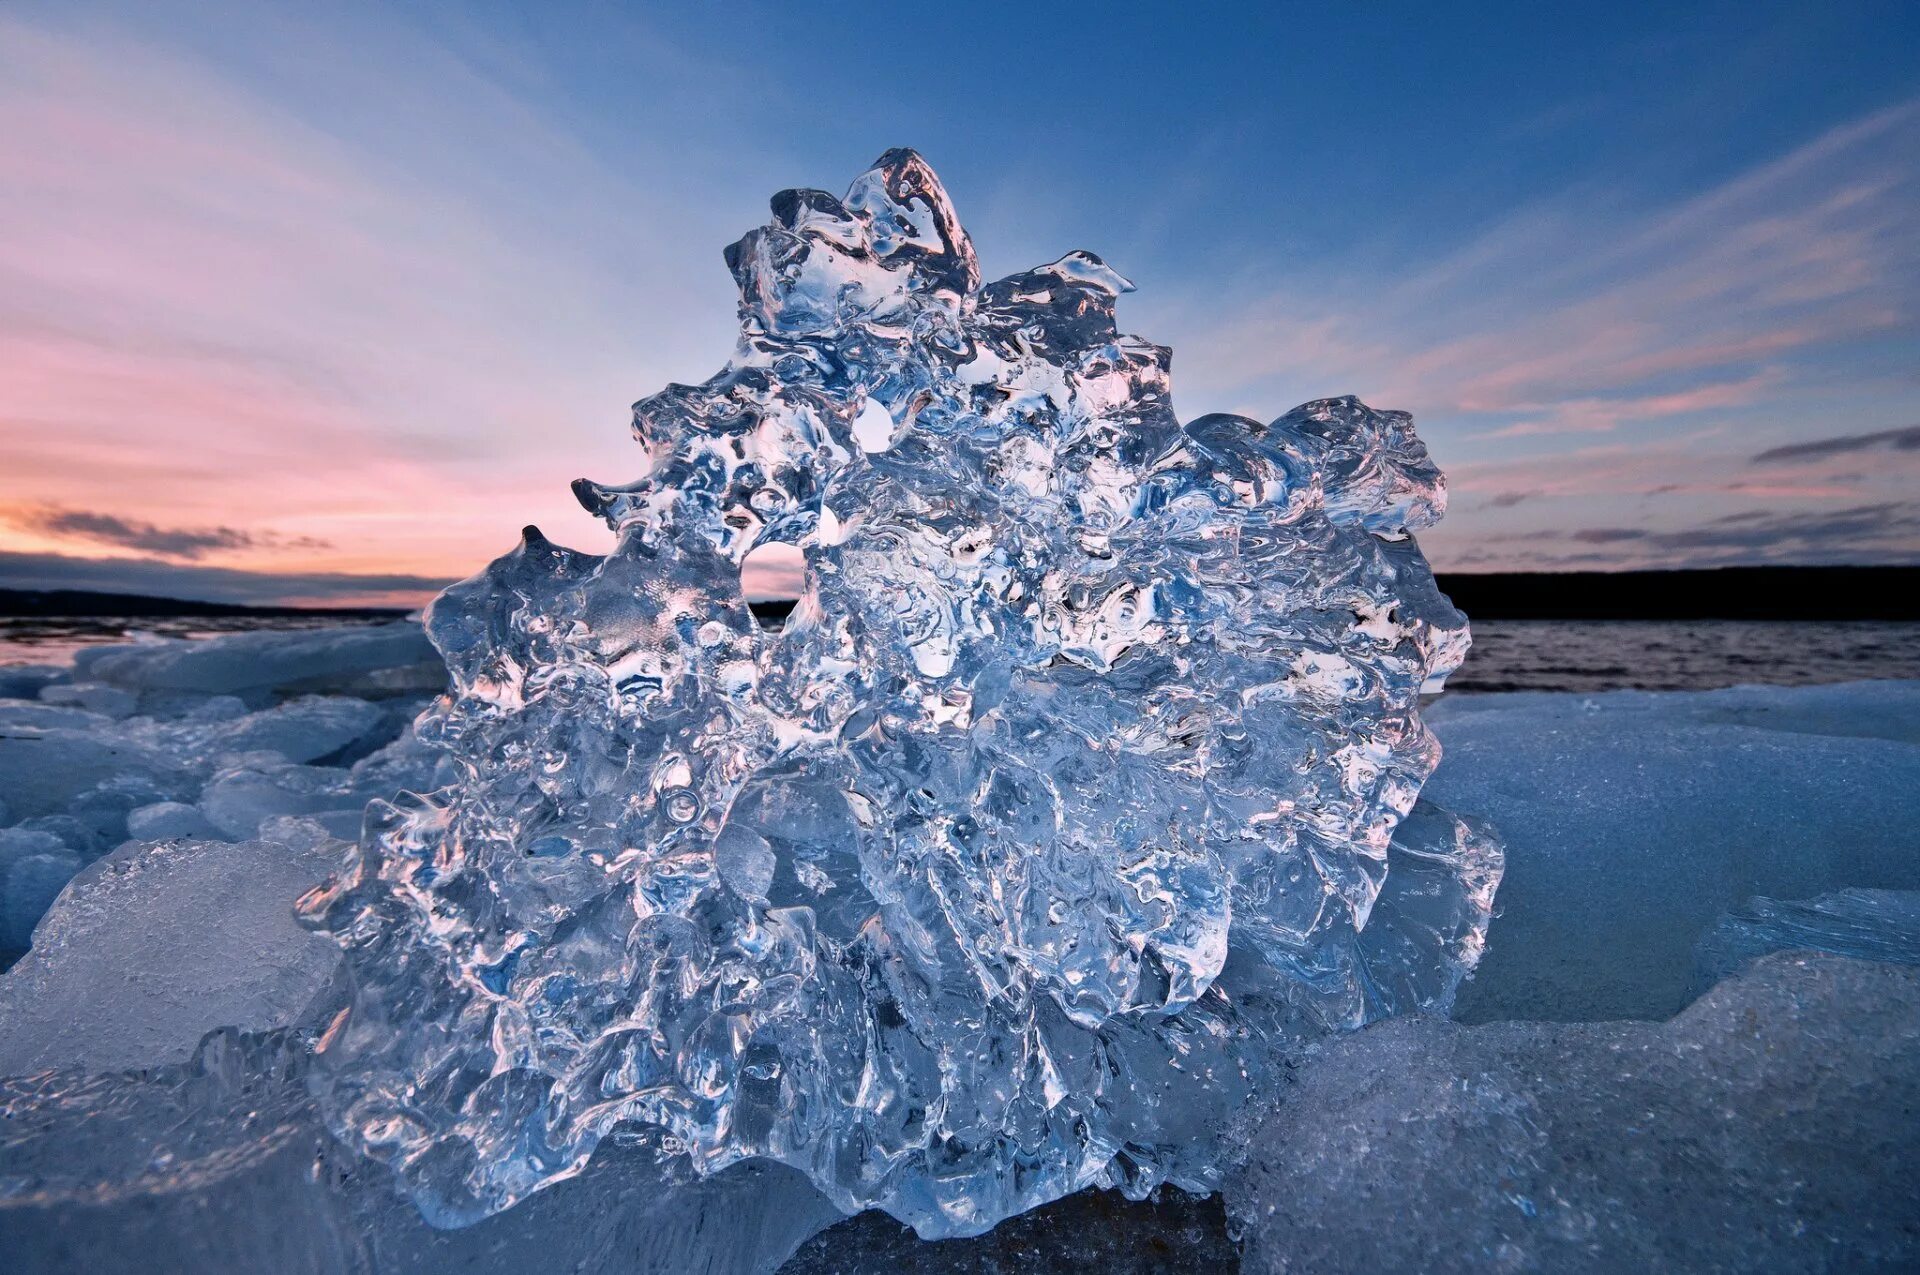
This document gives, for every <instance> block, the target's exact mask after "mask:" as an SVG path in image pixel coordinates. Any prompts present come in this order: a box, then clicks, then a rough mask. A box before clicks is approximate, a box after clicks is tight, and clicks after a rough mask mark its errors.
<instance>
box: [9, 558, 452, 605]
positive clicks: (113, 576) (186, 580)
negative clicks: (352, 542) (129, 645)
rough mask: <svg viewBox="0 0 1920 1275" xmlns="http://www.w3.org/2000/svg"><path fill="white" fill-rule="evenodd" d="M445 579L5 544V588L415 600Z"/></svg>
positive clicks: (321, 601) (205, 598)
mask: <svg viewBox="0 0 1920 1275" xmlns="http://www.w3.org/2000/svg"><path fill="white" fill-rule="evenodd" d="M448 583H449V581H448V580H447V579H445V578H442V577H437V576H420V575H410V574H406V573H394V572H385V573H380V572H369V573H365V574H353V573H347V572H334V571H313V572H299V571H287V572H269V571H239V570H235V569H233V568H231V567H210V566H199V565H190V564H185V563H177V562H160V561H155V560H152V559H140V558H76V557H72V556H68V555H65V554H55V553H7V552H4V551H0V588H4V589H81V590H88V591H93V592H100V593H137V594H144V595H147V596H151V597H163V598H189V599H192V600H195V601H200V602H232V603H240V604H243V605H268V604H272V605H278V604H287V603H291V604H296V605H306V606H418V605H420V604H421V603H423V602H425V601H427V600H428V599H429V598H430V597H432V596H433V594H434V593H435V592H437V591H438V590H440V589H442V588H444V587H445V586H446V585H447V584H448Z"/></svg>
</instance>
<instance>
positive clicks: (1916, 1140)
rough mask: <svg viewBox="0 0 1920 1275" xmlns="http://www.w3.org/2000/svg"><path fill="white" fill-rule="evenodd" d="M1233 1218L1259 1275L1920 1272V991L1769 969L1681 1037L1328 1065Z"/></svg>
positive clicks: (1638, 1026) (1518, 1029)
mask: <svg viewBox="0 0 1920 1275" xmlns="http://www.w3.org/2000/svg"><path fill="white" fill-rule="evenodd" d="M1279 1097H1280V1105H1279V1107H1278V1110H1276V1111H1275V1112H1274V1113H1273V1115H1272V1117H1271V1118H1270V1119H1269V1120H1267V1121H1266V1123H1265V1124H1264V1126H1263V1127H1261V1128H1260V1129H1258V1130H1257V1131H1256V1132H1255V1133H1254V1135H1253V1136H1252V1139H1251V1142H1250V1159H1249V1163H1248V1166H1247V1168H1246V1169H1245V1170H1244V1172H1242V1173H1241V1174H1239V1175H1237V1176H1236V1177H1235V1179H1234V1180H1233V1181H1232V1182H1231V1183H1230V1184H1229V1187H1228V1191H1227V1204H1228V1208H1229V1210H1230V1212H1231V1213H1232V1214H1233V1215H1234V1216H1235V1217H1236V1218H1237V1219H1239V1221H1240V1222H1241V1224H1242V1226H1243V1228H1244V1231H1245V1237H1246V1239H1245V1254H1244V1259H1243V1265H1242V1269H1243V1270H1245V1271H1248V1272H1252V1273H1256V1275H1257V1273H1263V1272H1269V1271H1271V1272H1279V1271H1314V1272H1317V1273H1319V1275H1339V1273H1340V1272H1345V1271H1352V1272H1367V1273H1368V1275H1372V1273H1373V1272H1379V1271H1413V1270H1418V1271H1430V1272H1437V1273H1444V1272H1453V1271H1459V1272H1475V1273H1476V1275H1477V1273H1479V1272H1485V1271H1488V1270H1512V1271H1654V1270H1660V1271H1760V1270H1764V1271H1808V1272H1813V1271H1834V1270H1885V1271H1894V1270H1912V1269H1914V1268H1915V1266H1916V1265H1917V1264H1920V1208H1917V1207H1916V1204H1915V1198H1914V1193H1913V1182H1914V1180H1915V1175H1916V1174H1920V1123H1916V1122H1915V1120H1914V1119H1913V1113H1914V1111H1915V1110H1916V1109H1920V969H1915V968H1912V967H1907V966H1898V965H1886V964H1874V963H1869V962H1863V961H1852V960H1847V959H1844V958H1840V957H1832V956H1812V955H1807V954H1793V955H1785V956H1776V957H1770V958H1768V959H1767V960H1765V961H1762V962H1761V963H1760V964H1759V965H1757V966H1755V967H1754V969H1753V970H1752V972H1751V973H1749V974H1747V975H1745V976H1743V977H1740V978H1737V979H1735V980H1733V981H1730V982H1727V983H1723V984H1721V985H1720V986H1719V987H1717V988H1715V989H1714V990H1713V991H1712V992H1711V993H1710V994H1709V995H1707V996H1706V997H1705V998H1704V999H1702V1000H1701V1001H1699V1002H1697V1003H1696V1004H1694V1005H1693V1006H1691V1007H1690V1008H1688V1009H1687V1010H1686V1011H1685V1012H1684V1013H1682V1014H1681V1015H1680V1016H1679V1017H1678V1018H1677V1019H1675V1020H1674V1021H1673V1022H1671V1023H1666V1024H1650V1023H1598V1024H1552V1023H1548V1024H1541V1023H1496V1024H1489V1025H1486V1026H1481V1027H1461V1026H1458V1025H1455V1024H1451V1023H1446V1022H1441V1021H1438V1020H1436V1019H1433V1018H1430V1017H1419V1018H1402V1019H1397V1020H1394V1021H1391V1022H1386V1023H1382V1024H1379V1025H1377V1026H1375V1027H1371V1028H1369V1029H1368V1030H1366V1031H1364V1032H1361V1033H1359V1034H1358V1035H1355V1036H1350V1037H1347V1038H1344V1039H1340V1040H1336V1041H1331V1042H1328V1043H1327V1044H1325V1045H1323V1046H1320V1047H1318V1048H1317V1049H1316V1050H1315V1051H1314V1053H1313V1054H1312V1055H1311V1056H1310V1058H1309V1059H1308V1060H1307V1061H1305V1062H1304V1063H1303V1064H1302V1065H1301V1066H1299V1068H1298V1069H1297V1070H1296V1071H1295V1072H1294V1073H1293V1075H1292V1077H1291V1082H1290V1083H1289V1084H1288V1085H1287V1086H1286V1087H1285V1088H1284V1090H1283V1091H1281V1093H1280V1095H1279Z"/></svg>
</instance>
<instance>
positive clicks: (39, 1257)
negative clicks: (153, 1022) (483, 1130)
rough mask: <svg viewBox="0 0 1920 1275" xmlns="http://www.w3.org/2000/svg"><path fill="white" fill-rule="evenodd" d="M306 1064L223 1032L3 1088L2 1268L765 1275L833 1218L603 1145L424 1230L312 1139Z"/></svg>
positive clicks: (813, 1200) (742, 1171)
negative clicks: (544, 1178)
mask: <svg viewBox="0 0 1920 1275" xmlns="http://www.w3.org/2000/svg"><path fill="white" fill-rule="evenodd" d="M224 848H225V849H227V850H232V849H235V848H236V847H224ZM307 1056H308V1046H307V1042H306V1040H305V1039H304V1038H303V1037H301V1036H299V1035H297V1034H294V1033H284V1032H282V1033H268V1034H265V1035H249V1034H236V1033H233V1032H219V1033H215V1034H214V1035H212V1036H210V1037H209V1038H208V1040H207V1041H206V1043H205V1044H204V1045H202V1046H201V1048H200V1049H199V1050H198V1051H197V1053H196V1054H195V1055H194V1057H193V1058H192V1059H191V1060H190V1061H188V1062H186V1063H182V1064H177V1065H174V1066H170V1067H158V1068H152V1069H149V1070H147V1071H145V1072H142V1073H139V1074H127V1073H121V1074H105V1075H87V1074H82V1073H79V1072H49V1073H43V1074H41V1075H38V1076H34V1077H30V1078H22V1079H16V1080H11V1081H0V1254H4V1256H5V1260H4V1263H0V1264H3V1265H4V1266H5V1268H6V1269H7V1270H8V1271H9V1272H12V1271H20V1272H23V1273H24V1272H29V1271H31V1272H35V1273H36V1275H52V1273H54V1272H63V1273H64V1272H72V1273H73V1275H96V1273H98V1272H102V1271H123V1270H138V1271H140V1272H143V1275H206V1273H207V1272H216V1271H220V1272H224V1271H236V1272H238V1271H247V1272H252V1271H260V1272H269V1271H270V1272H273V1273H274V1275H443V1273H444V1272H449V1271H462V1272H469V1273H471V1275H525V1272H529V1271H576V1272H587V1271H622V1272H634V1273H635V1275H759V1273H763V1272H770V1271H772V1270H773V1269H774V1268H776V1267H777V1266H778V1265H779V1264H780V1262H781V1261H782V1260H783V1259H784V1258H785V1257H786V1256H787V1255H788V1254H789V1253H791V1252H792V1251H793V1250H794V1248H795V1247H796V1246H797V1245H799V1244H800V1242H801V1241H802V1240H804V1239H806V1238H807V1237H808V1236H809V1235H811V1234H813V1233H814V1232H815V1231H817V1230H819V1229H820V1228H821V1227H823V1226H826V1225H828V1224H829V1223H831V1222H833V1221H835V1220H836V1219H837V1218H838V1216H839V1215H838V1214H837V1213H836V1212H835V1211H834V1210H833V1208H832V1207H831V1206H830V1205H829V1204H828V1203H827V1202H826V1201H825V1200H824V1199H822V1198H821V1197H820V1195H819V1194H818V1193H817V1192H815V1191H814V1190H813V1189H812V1188H811V1187H809V1186H808V1185H807V1182H806V1179H805V1178H804V1177H802V1176H801V1175H800V1174H798V1173H796V1172H794V1171H793V1170H791V1169H787V1168H784V1167H782V1166H779V1165H741V1166H737V1167H735V1168H733V1169H730V1170H728V1171H727V1172H725V1173H722V1174H720V1175H717V1176H715V1177H712V1178H706V1179H697V1178H695V1176H694V1175H693V1174H692V1173H691V1172H689V1171H688V1170H687V1169H686V1167H685V1166H684V1165H677V1166H676V1165H674V1164H672V1163H671V1162H669V1163H668V1164H666V1165H664V1166H663V1165H662V1164H661V1163H660V1161H659V1159H658V1157H657V1155H656V1154H655V1153H654V1152H653V1151H651V1150H639V1149H628V1148H623V1147H620V1146H617V1145H615V1144H614V1143H613V1142H611V1141H610V1142H608V1143H607V1144H606V1145H605V1146H604V1148H603V1150H602V1153H601V1154H599V1155H597V1156H596V1157H595V1158H594V1160H593V1162H592V1163H591V1164H590V1165H588V1166H587V1168H586V1170H585V1171H584V1172H583V1173H582V1174H581V1175H580V1176H579V1177H577V1178H575V1179H573V1180H571V1181H568V1182H563V1183H560V1184H559V1185H557V1186H556V1187H554V1188H553V1189H552V1190H550V1191H545V1192H542V1193H541V1194H540V1196H539V1197H538V1198H536V1199H533V1200H529V1201H527V1202H526V1204H525V1205H523V1206H522V1207H521V1208H518V1209H515V1210H513V1212H511V1213H509V1214H507V1215H505V1216H503V1217H499V1218H494V1219H492V1220H490V1221H488V1222H485V1223H482V1224H481V1225H478V1226H474V1227H469V1228H467V1229H465V1230H458V1231H437V1230H434V1229H432V1228H430V1227H428V1226H427V1225H426V1223H425V1222H423V1221H422V1220H421V1218H420V1214H419V1212H418V1210H416V1209H415V1208H414V1207H413V1205H412V1203H411V1202H409V1201H407V1200H406V1199H405V1198H404V1197H402V1196H400V1195H399V1194H397V1193H396V1192H394V1191H393V1189H392V1184H391V1181H390V1179H389V1178H388V1177H387V1175H386V1174H385V1173H384V1172H383V1171H381V1170H379V1169H377V1168H372V1169H371V1171H370V1167H369V1166H368V1165H366V1164H365V1163H364V1162H361V1161H359V1160H358V1159H357V1158H356V1157H354V1156H353V1155H352V1154H351V1153H349V1152H347V1151H345V1149H344V1148H341V1147H340V1146H339V1145H338V1144H336V1143H334V1142H333V1141H332V1140H331V1139H329V1138H328V1137H327V1136H326V1134H325V1133H324V1132H323V1130H322V1128H321V1126H320V1122H319V1120H318V1118H317V1116H316V1115H315V1113H314V1112H313V1110H312V1107H311V1104H310V1100H309V1098H308V1095H307V1087H306V1076H305V1069H306V1066H307Z"/></svg>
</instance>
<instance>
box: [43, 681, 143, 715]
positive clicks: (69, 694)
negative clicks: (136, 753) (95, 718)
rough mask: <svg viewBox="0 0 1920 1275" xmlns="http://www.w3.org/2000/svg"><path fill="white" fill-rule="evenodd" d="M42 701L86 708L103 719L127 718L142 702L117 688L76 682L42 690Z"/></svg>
mask: <svg viewBox="0 0 1920 1275" xmlns="http://www.w3.org/2000/svg"><path fill="white" fill-rule="evenodd" d="M40 699H41V700H42V702H44V703H48V704H66V705H72V706H73V707H76V708H84V709H86V710H87V711H88V712H90V713H99V714H100V715H101V716H103V717H127V716H131V715H132V713H133V712H134V710H136V709H137V708H139V707H140V701H139V700H138V699H137V698H136V697H135V696H133V695H132V694H130V693H129V692H127V691H123V690H121V689H120V688H119V687H117V686H104V685H102V684H100V683H98V682H76V683H70V684H66V685H61V686H48V687H45V688H43V689H42V690H41V692H40Z"/></svg>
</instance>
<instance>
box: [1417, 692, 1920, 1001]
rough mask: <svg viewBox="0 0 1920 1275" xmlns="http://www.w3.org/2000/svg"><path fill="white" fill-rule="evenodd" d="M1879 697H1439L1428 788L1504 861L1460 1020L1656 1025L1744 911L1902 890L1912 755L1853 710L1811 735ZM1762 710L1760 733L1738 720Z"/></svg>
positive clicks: (1908, 852)
mask: <svg viewBox="0 0 1920 1275" xmlns="http://www.w3.org/2000/svg"><path fill="white" fill-rule="evenodd" d="M1884 695H1885V691H1884V689H1882V690H1880V691H1873V692H1869V693H1867V694H1861V693H1859V692H1850V691H1840V690H1836V689H1835V688H1828V687H1808V688H1779V689H1772V690H1768V691H1765V692H1759V691H1758V690H1757V688H1756V689H1754V690H1750V691H1746V692H1743V693H1742V694H1741V695H1740V696H1737V697H1736V696H1729V695H1726V694H1724V693H1712V694H1673V693H1662V694H1657V695H1651V696H1649V695H1645V694H1639V693H1633V694H1620V695H1602V696H1594V697H1588V698H1582V697H1578V696H1530V695H1513V696H1506V695H1489V696H1476V697H1470V698H1466V699H1462V700H1461V701H1460V702H1459V703H1458V705H1457V706H1451V707H1449V706H1450V705H1453V702H1452V700H1450V699H1449V700H1443V701H1442V707H1443V708H1449V711H1447V712H1444V713H1436V715H1435V716H1436V718H1437V723H1436V726H1435V729H1436V731H1437V733H1438V734H1439V736H1440V738H1441V739H1442V740H1443V741H1444V742H1445V744H1446V750H1447V759H1446V763H1445V764H1444V765H1442V766H1441V767H1440V769H1439V771H1438V773H1437V774H1435V775H1434V777H1433V780H1432V781H1431V782H1430V783H1429V784H1428V786H1427V792H1428V793H1429V794H1430V795H1431V796H1432V797H1433V799H1434V800H1435V801H1437V802H1439V803H1440V804H1442V805H1444V806H1446V807H1448V808H1449V809H1452V810H1456V811H1460V812H1462V813H1468V814H1472V815H1476V816H1479V817H1481V818H1483V819H1485V820H1487V821H1488V822H1490V823H1491V824H1492V825H1493V826H1494V827H1496V828H1498V829H1499V830H1500V834H1501V836H1502V837H1503V839H1504V840H1505V841H1506V843H1507V851H1508V859H1507V874H1506V878H1505V880H1504V883H1503V884H1502V886H1501V899H1502V908H1501V915H1500V916H1499V917H1498V918H1497V919H1496V920H1495V921H1494V923H1493V927H1492V929H1491V931H1490V932H1489V937H1488V954H1487V959H1486V960H1485V961H1484V962H1482V964H1481V965H1480V967H1479V970H1478V971H1477V972H1476V974H1475V976H1474V978H1473V980H1472V981H1471V982H1470V983H1468V984H1467V986H1466V987H1465V989H1464V990H1463V991H1462V993H1461V997H1460V1002H1459V1006H1458V1009H1457V1012H1458V1014H1459V1016H1460V1017H1461V1018H1463V1019H1465V1020H1466V1021H1470V1022H1484V1021H1490V1020H1493V1019H1501V1018H1548V1019H1608V1018H1652V1019H1663V1018H1667V1017H1669V1016H1671V1015H1672V1014H1674V1013H1675V1012H1677V1011H1678V1010H1679V1009H1680V1008H1681V1006H1683V1005H1685V1004H1686V1003H1687V1001H1688V999H1689V997H1690V996H1691V994H1692V992H1693V990H1694V955H1693V949H1694V944H1695V943H1696V942H1697V941H1698V940H1699V938H1700V936H1701V935H1702V934H1704V933H1705V932H1706V931H1707V930H1708V929H1709V928H1710V927H1711V926H1712V925H1713V924H1714V923H1715V921H1716V920H1717V919H1718V918H1719V916H1720V915H1721V913H1723V912H1724V911H1726V910H1727V909H1728V908H1731V907H1733V906H1735V905H1736V904H1738V903H1739V902H1741V901H1742V900H1744V899H1746V898H1747V897H1749V896H1751V895H1755V894H1762V895H1767V896H1770V897H1773V898H1804V897H1806V896H1809V895H1814V894H1819V893H1822V892H1824V891H1831V890H1836V889H1840V888H1843V887H1846V886H1862V887H1869V888H1874V889H1896V890H1911V889H1920V855H1916V854H1915V853H1914V832H1913V829H1914V826H1915V820H1916V817H1917V816H1920V810H1916V806H1915V796H1914V794H1915V793H1917V792H1920V746H1916V745H1914V744H1911V743H1903V742H1899V741H1898V740H1897V739H1892V738H1886V737H1884V734H1897V733H1898V731H1897V729H1896V728H1897V726H1898V723H1897V722H1895V721H1893V720H1891V719H1881V720H1882V724H1883V725H1884V726H1885V727H1886V728H1887V729H1886V731H1884V732H1879V731H1876V732H1875V733H1872V734H1867V733H1864V725H1865V724H1866V723H1871V722H1873V721H1874V720H1875V719H1874V718H1873V717H1872V716H1871V715H1866V716H1863V717H1862V718H1861V719H1859V721H1858V722H1857V723H1856V724H1857V725H1861V726H1862V730H1861V731H1856V732H1852V733H1848V734H1845V735H1836V734H1832V733H1827V728H1828V727H1830V726H1831V725H1832V724H1834V720H1835V719H1836V718H1844V714H1845V712H1846V711H1847V706H1851V705H1855V704H1859V705H1863V706H1864V705H1865V704H1866V703H1867V702H1868V701H1870V700H1871V699H1872V698H1874V697H1875V696H1884ZM1742 704H1744V707H1738V708H1737V709H1736V710H1735V711H1732V712H1730V711H1729V710H1730V708H1733V707H1734V706H1735V705H1742ZM1763 710H1764V712H1763ZM1762 713H1763V719H1764V720H1766V721H1767V722H1768V728H1767V729H1761V728H1759V727H1756V726H1754V725H1750V724H1746V723H1748V722H1750V721H1753V720H1756V717H1757V716H1759V715H1762ZM1728 719H1731V720H1728Z"/></svg>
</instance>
